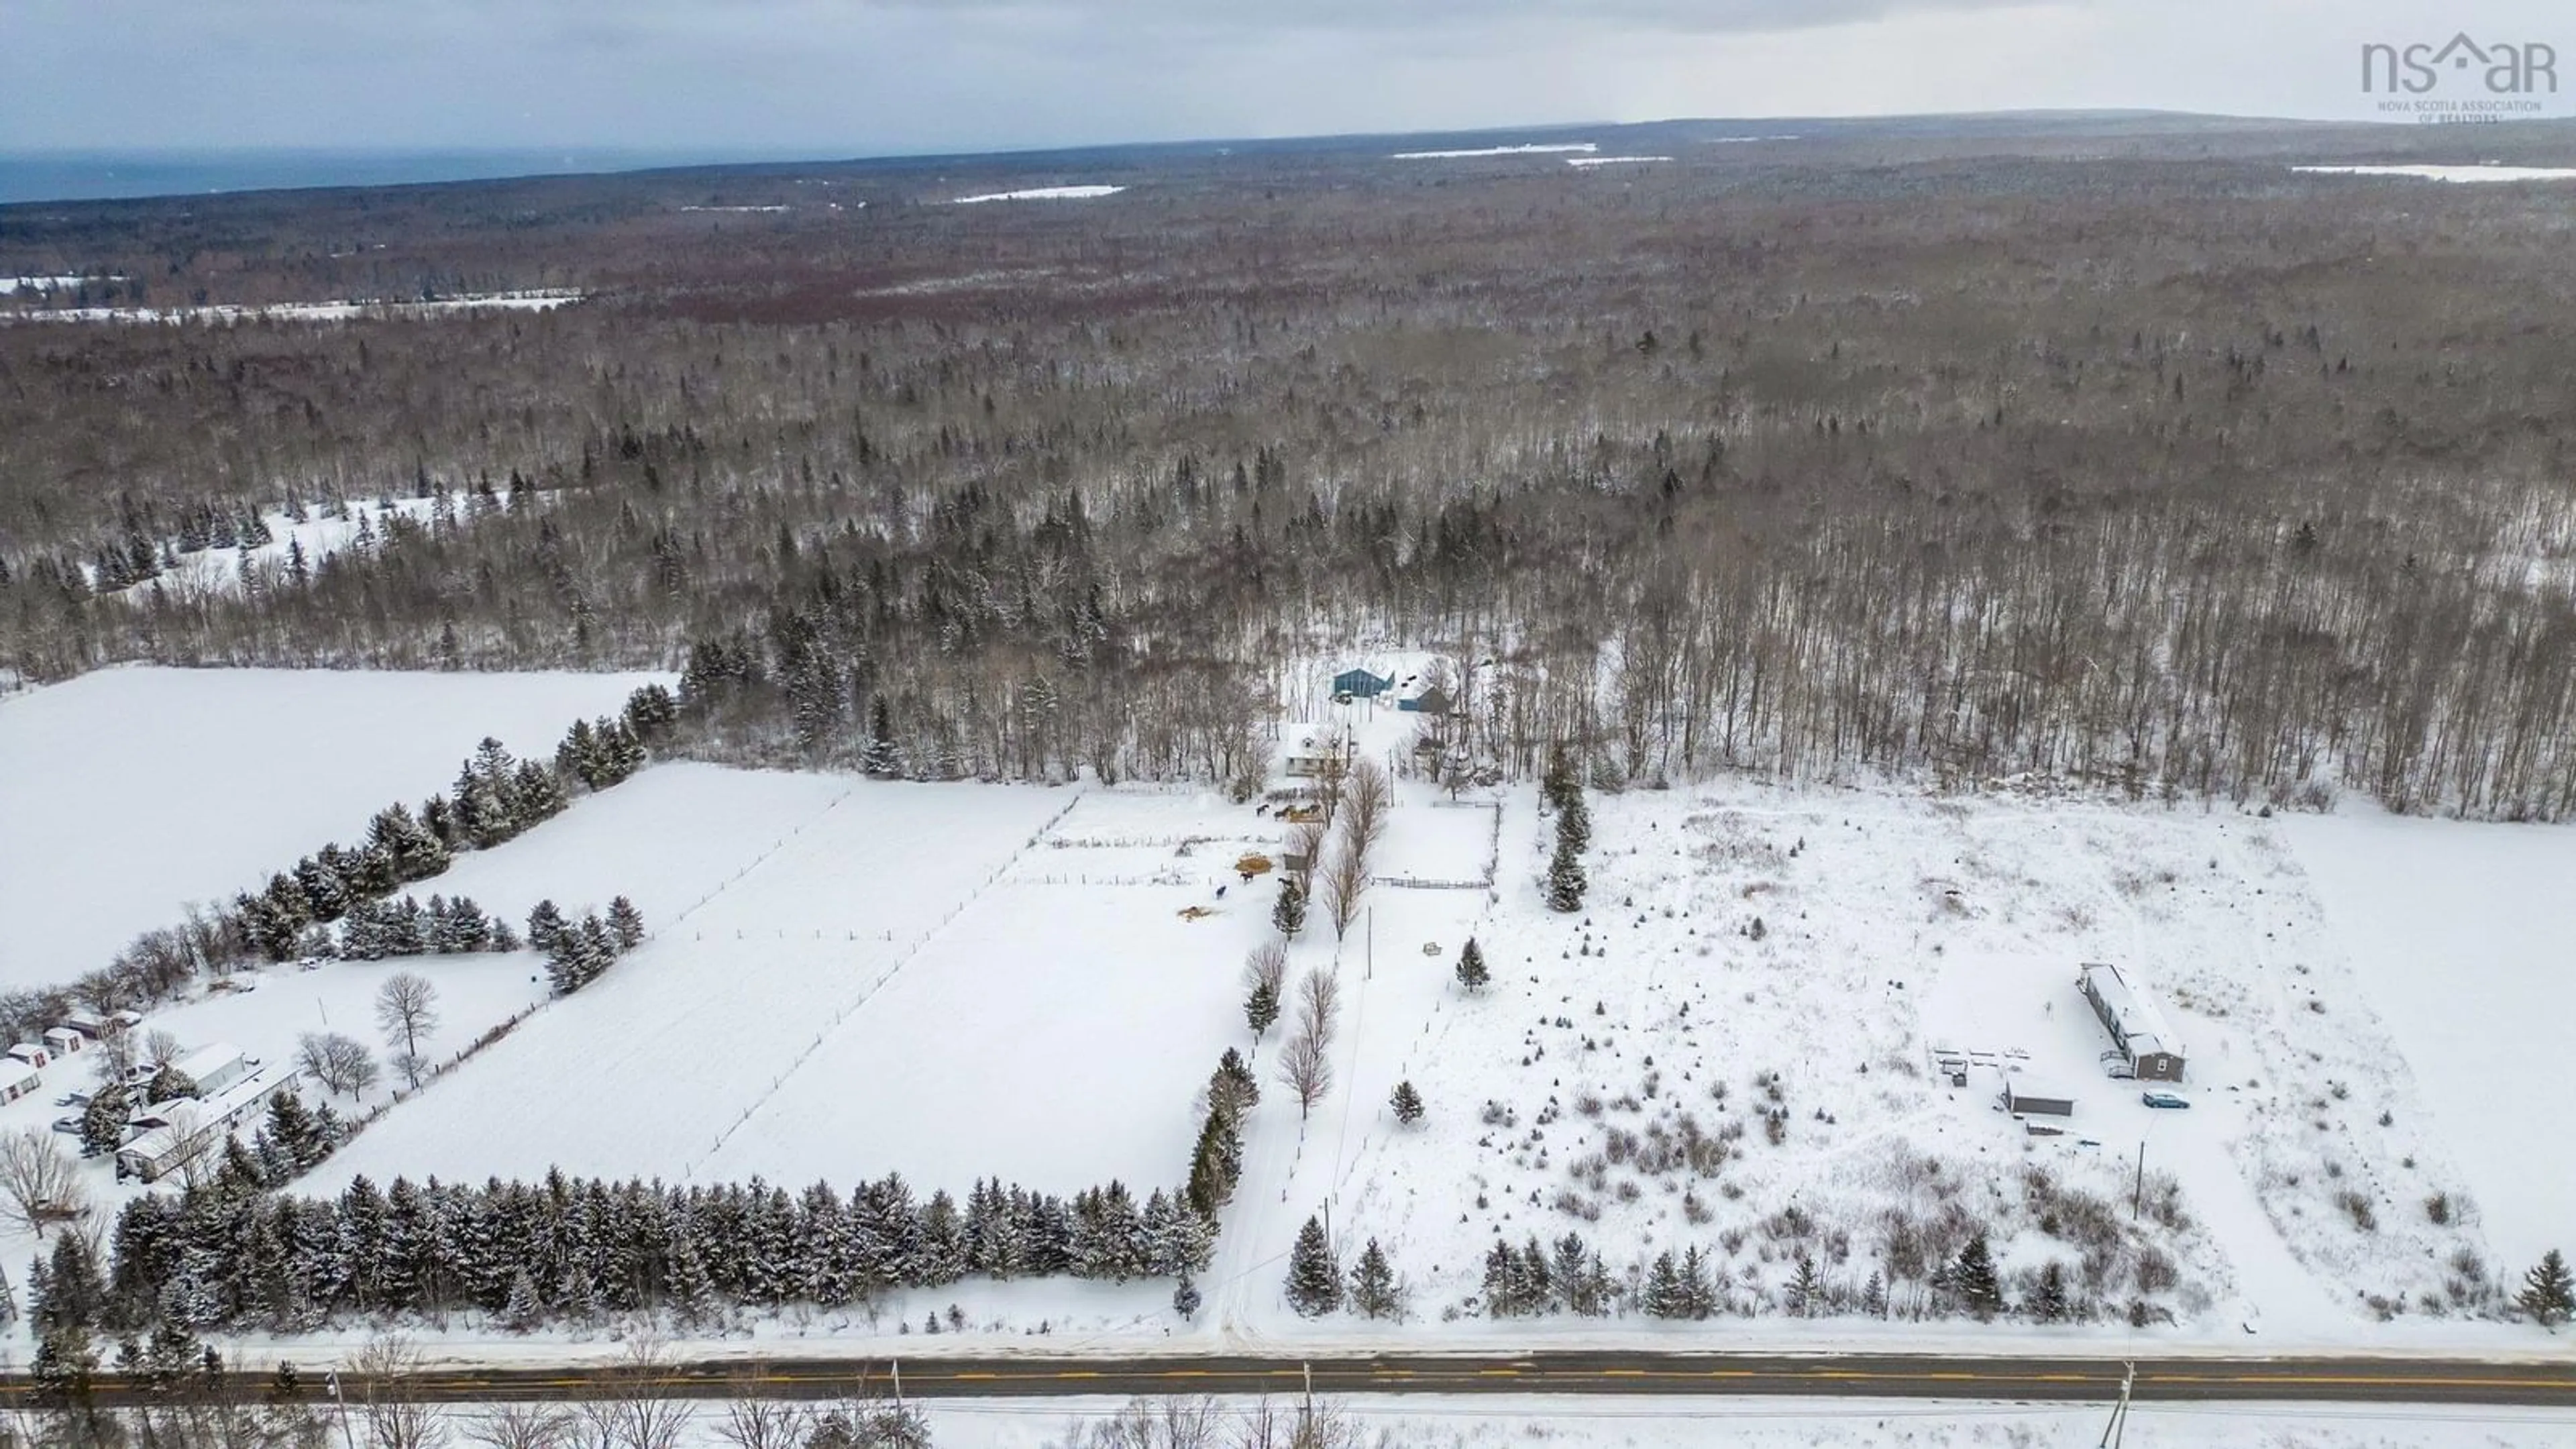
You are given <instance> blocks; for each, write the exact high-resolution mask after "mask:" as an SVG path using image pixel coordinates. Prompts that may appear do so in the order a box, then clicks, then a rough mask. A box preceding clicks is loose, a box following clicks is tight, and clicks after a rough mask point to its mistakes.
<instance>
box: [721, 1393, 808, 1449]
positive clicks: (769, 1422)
mask: <svg viewBox="0 0 2576 1449" xmlns="http://www.w3.org/2000/svg"><path fill="white" fill-rule="evenodd" d="M715 1428H716V1437H717V1438H719V1439H722V1440H723V1441H725V1442H726V1443H728V1444H731V1445H733V1446H735V1449H805V1444H806V1441H807V1440H808V1439H809V1438H810V1437H811V1436H812V1434H813V1429H814V1411H813V1410H811V1409H809V1408H807V1407H805V1406H804V1405H803V1404H794V1403H788V1402H786V1401H785V1400H781V1399H773V1398H768V1397H765V1396H764V1395H762V1394H761V1392H760V1389H759V1386H758V1385H757V1384H754V1383H751V1382H749V1381H747V1380H743V1379H737V1380H736V1381H735V1383H734V1386H733V1396H732V1397H731V1398H729V1399H727V1400H726V1401H725V1412H724V1418H723V1419H722V1420H721V1421H719V1422H718V1423H717V1424H716V1426H715Z"/></svg>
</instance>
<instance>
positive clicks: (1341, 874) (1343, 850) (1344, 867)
mask: <svg viewBox="0 0 2576 1449" xmlns="http://www.w3.org/2000/svg"><path fill="white" fill-rule="evenodd" d="M1321 894H1322V896H1323V898H1324V913H1325V914H1326V915H1329V916H1331V917H1332V918H1333V939H1334V940H1336V941H1338V940H1340V939H1341V938H1342V937H1343V936H1345V935H1347V934H1349V932H1350V929H1351V922H1353V921H1356V920H1358V919H1359V916H1360V897H1362V896H1364V895H1366V894H1368V856H1367V854H1366V853H1365V852H1363V851H1359V850H1354V849H1352V848H1351V843H1350V842H1349V841H1348V840H1344V841H1343V842H1342V843H1341V845H1340V848H1338V849H1336V850H1335V851H1334V852H1333V858H1332V859H1331V860H1329V861H1327V862H1325V864H1324V869H1323V883H1322V886H1321Z"/></svg>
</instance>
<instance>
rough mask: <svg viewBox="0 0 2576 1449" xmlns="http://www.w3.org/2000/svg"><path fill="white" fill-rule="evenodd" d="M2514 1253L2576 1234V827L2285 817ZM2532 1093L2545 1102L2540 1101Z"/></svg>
mask: <svg viewBox="0 0 2576 1449" xmlns="http://www.w3.org/2000/svg"><path fill="white" fill-rule="evenodd" d="M2282 825H2283V828H2284V832H2285V833H2286V834H2287V836H2288V837H2289V840H2290V842H2291V844H2292V847H2293V849H2294V851H2295V852H2296V854H2297V856H2298V858H2299V860H2300V862H2301V864H2302V865H2303V866H2304V867H2305V868H2306V871H2307V874H2308V876H2309V878H2310V879H2311V880H2312V881H2313V882H2314V883H2315V890H2316V895H2317V898H2318V900H2319V901H2321V902H2322V903H2323V904H2324V906H2325V908H2326V914H2327V917H2328V919H2329V920H2330V921H2331V922H2332V923H2333V925H2334V935H2335V938H2336V940H2337V941H2338V942H2339V943H2340V944H2341V946H2342V947H2343V949H2344V950H2345V951H2347V952H2348V953H2349V954H2350V956H2351V959H2352V963H2353V965H2354V967H2355V968H2356V969H2357V970H2358V972H2359V974H2360V977H2361V982H2362V985H2363V988H2364V990H2365V992H2366V994H2367V995H2368V997H2369V999H2370V1001H2371V1003H2372V1005H2374V1006H2375V1007H2377V1008H2378V1011H2379V1014H2380V1016H2381V1017H2382V1019H2384V1020H2385V1021H2386V1022H2387V1023H2388V1026H2389V1030H2390V1032H2391V1033H2392V1034H2393V1035H2394V1036H2395V1038H2396V1042H2397V1045H2398V1047H2399V1048H2400V1049H2401V1050H2402V1051H2403V1052H2404V1053H2405V1056H2406V1061H2407V1064H2408V1066H2410V1067H2411V1068H2413V1071H2414V1075H2415V1078H2416V1082H2417V1085H2418V1087H2419V1089H2420V1090H2421V1092H2422V1095H2423V1099H2424V1104H2425V1107H2426V1108H2427V1109H2429V1113H2430V1116H2431V1119H2432V1131H2433V1135H2434V1136H2436V1137H2438V1138H2439V1139H2440V1141H2441V1142H2442V1144H2443V1145H2444V1146H2445V1147H2446V1148H2448V1149H2449V1151H2450V1152H2451V1154H2452V1156H2453V1157H2454V1158H2456V1159H2457V1161H2458V1162H2459V1164H2460V1167H2461V1170H2462V1171H2463V1173H2464V1174H2465V1175H2466V1177H2467V1181H2468V1186H2469V1188H2470V1190H2471V1194H2470V1195H2471V1196H2472V1198H2473V1199H2474V1200H2475V1203H2476V1205H2477V1208H2478V1210H2479V1212H2480V1214H2481V1215H2482V1218H2483V1226H2484V1228H2485V1231H2486V1236H2487V1241H2488V1242H2489V1243H2491V1244H2492V1245H2493V1246H2494V1249H2495V1252H2496V1255H2497V1257H2498V1258H2499V1260H2500V1261H2502V1262H2503V1263H2504V1264H2506V1265H2508V1266H2513V1265H2521V1264H2526V1263H2529V1262H2532V1261H2535V1260H2537V1259H2538V1258H2539V1256H2540V1255H2541V1253H2542V1252H2543V1251H2545V1250H2547V1249H2549V1248H2552V1247H2558V1248H2562V1249H2564V1248H2566V1247H2567V1246H2568V1244H2569V1242H2570V1239H2571V1237H2576V1154H2571V1153H2570V1152H2569V1151H2568V1150H2567V1148H2566V1145H2565V1142H2566V1140H2565V1137H2564V1134H2563V1133H2559V1132H2557V1131H2555V1130H2554V1127H2553V1125H2551V1124H2552V1119H2551V1118H2550V1116H2549V1115H2548V1114H2549V1113H2550V1110H2551V1109H2552V1108H2553V1107H2554V1106H2561V1105H2564V1104H2565V1103H2566V1102H2567V1101H2568V1100H2569V1098H2570V1095H2571V1091H2570V1088H2569V1087H2568V1085H2567V1082H2566V1078H2565V1075H2564V1073H2565V1069H2566V1065H2567V1024H2568V1023H2569V1022H2571V1021H2576V830H2570V829H2567V828H2565V827H2563V826H2560V827H2551V826H2518V825H2489V824H2477V823H2469V822H2462V821H2456V820H2417V819H2405V818H2399V817H2392V816H2386V815H2379V814H2373V813H2367V812H2365V813H2358V814H2350V815H2343V816H2327V817H2300V818H2295V819H2289V820H2285V821H2283V822H2282ZM2535 1109H2536V1110H2537V1112H2538V1113H2539V1114H2540V1115H2538V1116H2535Z"/></svg>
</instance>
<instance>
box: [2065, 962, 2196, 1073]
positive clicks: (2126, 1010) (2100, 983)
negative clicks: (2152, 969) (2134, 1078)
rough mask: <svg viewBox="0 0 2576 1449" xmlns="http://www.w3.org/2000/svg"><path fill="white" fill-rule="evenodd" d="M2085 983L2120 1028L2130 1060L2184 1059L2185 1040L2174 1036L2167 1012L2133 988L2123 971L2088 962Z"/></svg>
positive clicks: (2147, 994)
mask: <svg viewBox="0 0 2576 1449" xmlns="http://www.w3.org/2000/svg"><path fill="white" fill-rule="evenodd" d="M2084 980H2085V983H2086V987H2087V989H2088V990H2090V991H2091V992H2092V993H2093V995H2094V998H2095V999H2096V1000H2098V1001H2100V1002H2101V1003H2102V1009H2103V1010H2104V1011H2106V1012H2108V1013H2109V1014H2110V1017H2111V1020H2112V1021H2113V1022H2115V1023H2117V1024H2118V1026H2119V1031H2120V1040H2121V1043H2122V1044H2123V1045H2124V1046H2126V1047H2127V1048H2128V1052H2129V1055H2130V1056H2133V1057H2142V1056H2146V1055H2149V1054H2150V1053H2154V1052H2163V1053H2165V1054H2167V1055H2169V1056H2181V1055H2182V1038H2181V1037H2178V1036H2176V1035H2174V1030H2173V1027H2172V1026H2171V1025H2170V1024H2168V1023H2167V1022H2166V1021H2165V1013H2164V1008H2163V1007H2161V1006H2159V1005H2157V1004H2156V999H2155V997H2154V996H2152V995H2150V994H2149V993H2147V992H2145V991H2141V990H2138V989H2137V988H2135V987H2133V986H2131V985H2130V984H2129V980H2128V978H2127V977H2125V976H2122V975H2121V974H2120V968H2119V967H2117V966H2110V965H2105V964H2103V963H2101V962H2098V961H2097V962H2087V963H2085V966H2084Z"/></svg>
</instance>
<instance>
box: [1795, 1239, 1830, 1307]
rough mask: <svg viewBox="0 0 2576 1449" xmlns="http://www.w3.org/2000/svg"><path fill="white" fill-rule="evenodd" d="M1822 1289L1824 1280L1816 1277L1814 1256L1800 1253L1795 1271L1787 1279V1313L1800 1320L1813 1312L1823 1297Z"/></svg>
mask: <svg viewBox="0 0 2576 1449" xmlns="http://www.w3.org/2000/svg"><path fill="white" fill-rule="evenodd" d="M1824 1287H1825V1285H1824V1280H1823V1279H1821V1278H1819V1277H1818V1276H1817V1275H1816V1258H1815V1255H1814V1254H1812V1253H1808V1252H1804V1251H1801V1252H1800V1253H1799V1254H1798V1263H1797V1271H1796V1272H1794V1273H1793V1274H1791V1275H1790V1278H1789V1287H1788V1294H1787V1296H1788V1300H1789V1311H1790V1312H1791V1313H1794V1314H1797V1315H1798V1316H1799V1317H1801V1318H1804V1317H1806V1316H1807V1315H1808V1314H1810V1313H1813V1312H1815V1311H1816V1308H1817V1306H1818V1304H1819V1303H1820V1302H1821V1301H1822V1299H1823V1297H1824Z"/></svg>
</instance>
